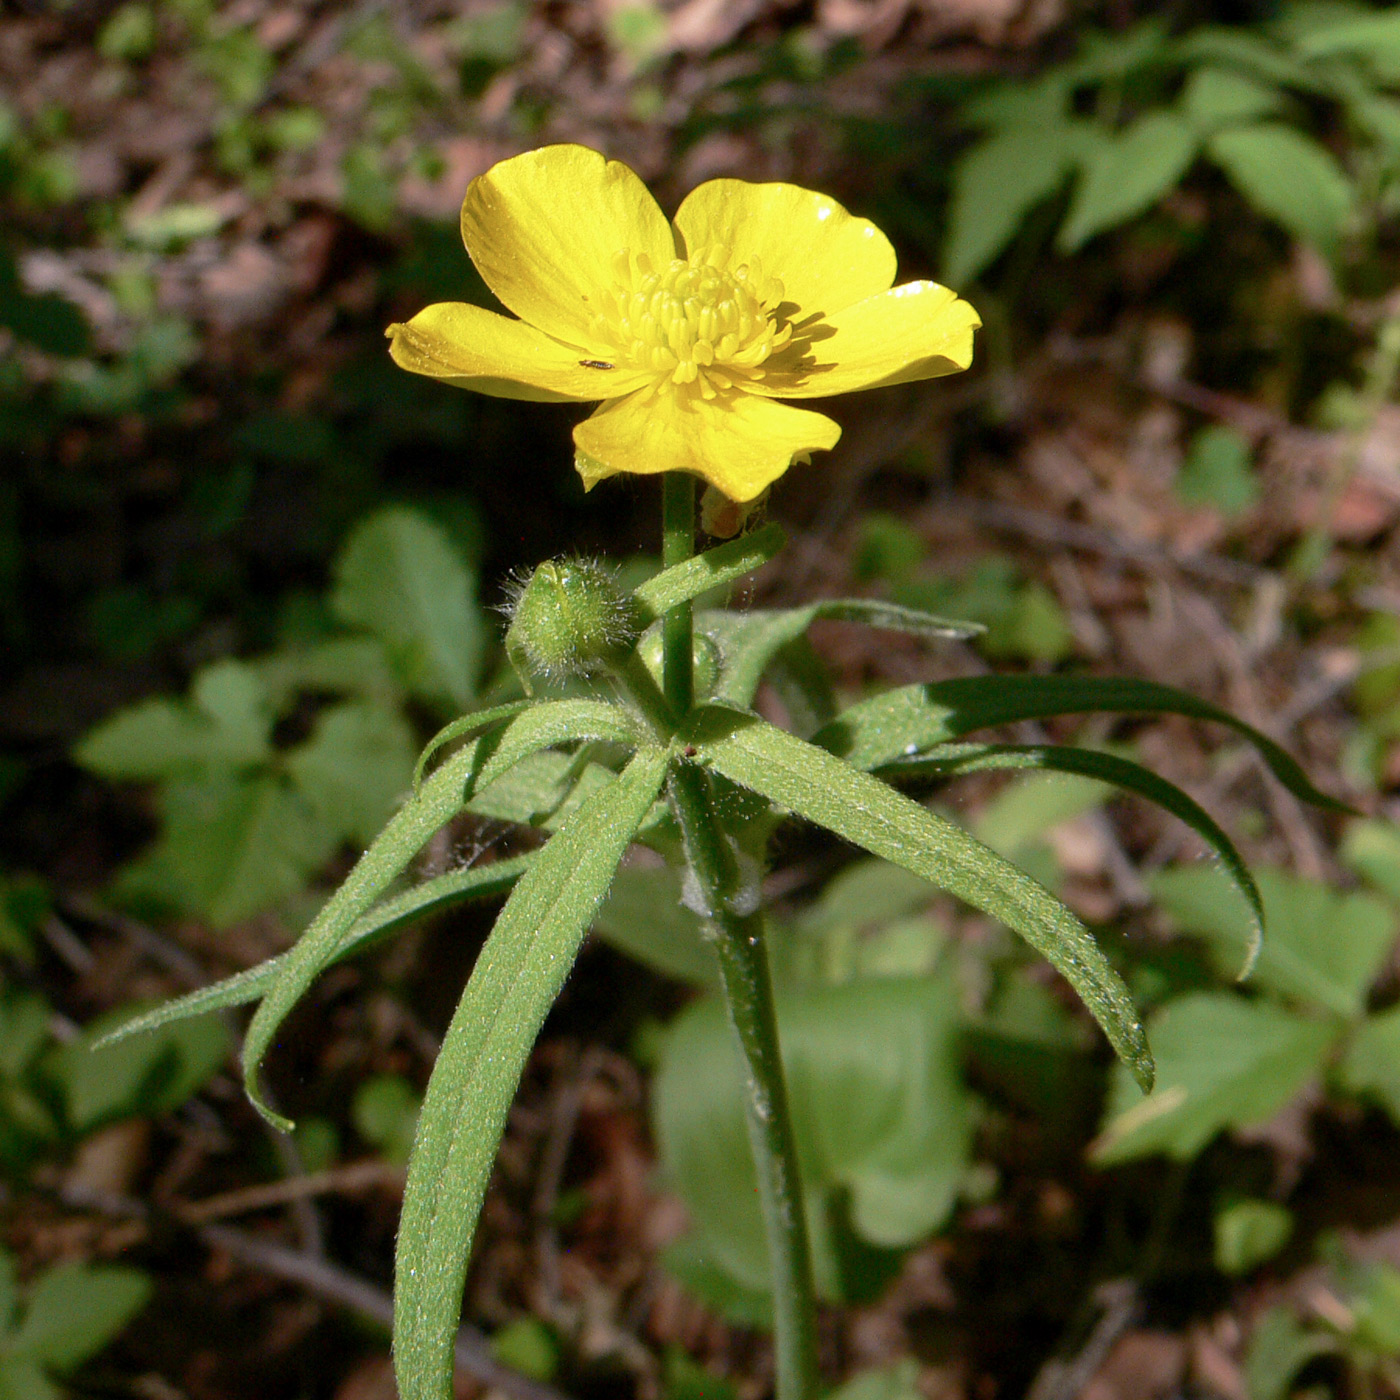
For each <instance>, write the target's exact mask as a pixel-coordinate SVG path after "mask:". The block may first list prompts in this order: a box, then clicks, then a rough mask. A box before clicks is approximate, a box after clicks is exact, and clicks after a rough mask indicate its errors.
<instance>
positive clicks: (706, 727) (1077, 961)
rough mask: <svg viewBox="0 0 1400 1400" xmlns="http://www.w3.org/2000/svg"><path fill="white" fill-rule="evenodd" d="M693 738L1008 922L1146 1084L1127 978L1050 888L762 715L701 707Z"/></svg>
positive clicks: (723, 761)
mask: <svg viewBox="0 0 1400 1400" xmlns="http://www.w3.org/2000/svg"><path fill="white" fill-rule="evenodd" d="M690 741H691V743H693V744H694V745H695V746H696V747H697V748H698V749H699V750H700V754H701V756H702V760H703V761H704V762H705V763H706V764H708V765H709V766H710V767H712V768H713V769H714V770H715V771H717V772H719V773H722V774H723V775H724V776H725V777H727V778H729V779H730V780H731V781H733V782H735V783H738V784H739V785H740V786H742V787H746V788H749V789H750V790H751V791H753V792H757V793H760V794H761V795H762V796H764V797H766V798H768V799H769V800H770V801H772V802H775V803H777V804H778V805H779V806H782V807H786V808H787V809H788V810H789V811H790V812H792V813H793V814H794V815H796V816H799V817H802V818H804V819H806V820H807V821H810V822H814V823H816V824H817V825H818V826H824V827H826V828H827V830H828V831H832V832H835V834H836V835H838V836H841V837H843V838H845V839H846V840H847V841H852V842H855V843H856V844H857V845H859V846H863V847H864V848H865V849H866V850H867V851H869V852H870V853H871V854H872V855H877V856H881V857H883V858H884V859H885V860H888V861H892V862H893V863H894V864H895V865H902V866H903V867H904V868H905V869H906V870H912V871H913V872H914V874H916V875H921V876H923V878H924V879H926V880H929V881H931V882H932V883H933V884H935V885H937V886H938V887H939V888H940V889H944V890H947V891H948V892H949V893H950V894H953V895H956V896H957V897H958V898H959V899H962V900H965V901H966V902H967V903H968V904H971V905H973V906H974V907H975V908H978V909H981V910H983V911H984V912H985V913H988V914H990V915H992V917H993V918H996V919H1000V920H1001V921H1002V922H1003V923H1004V924H1006V925H1007V926H1008V927H1009V928H1012V929H1014V930H1015V931H1016V932H1017V933H1019V934H1020V935H1021V936H1022V937H1023V938H1024V939H1025V940H1026V941H1027V942H1028V943H1029V944H1030V945H1031V946H1032V947H1033V948H1035V949H1036V951H1037V952H1039V953H1040V954H1042V955H1043V956H1044V957H1046V958H1048V959H1049V961H1050V962H1051V963H1052V964H1053V965H1054V966H1055V967H1056V968H1057V969H1058V970H1059V972H1060V973H1061V975H1062V976H1064V978H1065V979H1066V980H1067V981H1068V982H1069V983H1070V984H1071V985H1072V986H1073V987H1074V989H1075V990H1076V991H1077V992H1078V993H1079V995H1080V997H1081V998H1082V999H1083V1001H1084V1004H1085V1005H1086V1006H1087V1007H1088V1008H1089V1011H1090V1012H1091V1013H1092V1015H1093V1017H1094V1019H1095V1020H1096V1021H1098V1023H1099V1025H1101V1026H1102V1027H1103V1029H1104V1033H1105V1034H1106V1035H1107V1036H1108V1038H1109V1040H1110V1042H1111V1043H1112V1045H1113V1048H1114V1049H1115V1050H1116V1051H1117V1052H1118V1054H1119V1056H1120V1057H1121V1058H1122V1059H1123V1060H1124V1062H1125V1063H1126V1064H1127V1065H1128V1066H1129V1067H1130V1068H1131V1070H1132V1072H1133V1074H1134V1076H1135V1077H1136V1078H1137V1079H1138V1081H1139V1083H1141V1084H1143V1085H1144V1088H1145V1089H1146V1088H1150V1087H1151V1084H1152V1056H1151V1052H1150V1051H1149V1050H1148V1047H1147V1039H1146V1037H1145V1035H1144V1034H1143V1029H1142V1023H1141V1021H1140V1019H1139V1017H1138V1014H1137V1010H1136V1008H1135V1007H1134V1006H1133V1002H1132V998H1131V996H1130V995H1129V993H1128V989H1127V987H1126V986H1124V984H1123V980H1122V978H1120V977H1119V976H1118V974H1117V973H1116V972H1115V971H1114V970H1113V968H1112V967H1111V966H1110V965H1109V963H1108V960H1107V958H1105V957H1104V955H1103V952H1102V951H1101V950H1100V948H1099V946H1098V944H1097V943H1095V942H1094V939H1093V937H1092V936H1091V935H1090V933H1089V931H1088V929H1086V928H1085V927H1084V925H1083V924H1082V923H1081V922H1080V921H1079V920H1078V919H1077V918H1076V917H1075V915H1074V914H1073V913H1072V912H1071V911H1070V910H1069V909H1067V908H1066V907H1065V906H1064V905H1063V904H1061V903H1060V901H1059V900H1058V899H1056V898H1055V897H1054V895H1052V894H1051V893H1050V892H1049V891H1048V890H1046V889H1045V888H1044V887H1043V886H1041V885H1039V884H1037V883H1036V882H1035V881H1034V880H1032V879H1031V878H1030V877H1029V876H1028V875H1026V874H1025V873H1024V872H1022V871H1021V870H1019V869H1017V867H1016V866H1014V865H1012V864H1011V862H1010V861H1008V860H1006V859H1005V858H1004V857H1002V856H999V855H997V854H996V852H995V851H992V850H990V849H989V848H988V847H986V846H984V845H983V844H982V843H981V842H980V841H978V840H976V839H975V838H974V837H972V836H969V835H968V834H967V832H965V831H964V830H963V829H962V828H961V827H959V826H957V825H955V824H954V823H953V822H950V821H948V820H946V819H945V818H943V817H939V816H937V815H936V814H935V813H933V812H930V811H928V810H926V809H925V808H923V807H921V806H920V805H919V804H918V803H917V802H914V801H913V800H912V799H910V798H908V797H906V796H904V794H903V793H900V792H896V791H895V790H894V789H893V788H890V787H888V786H887V785H886V784H884V783H882V782H880V781H879V779H877V778H872V777H871V776H870V775H869V774H867V773H862V772H860V771H859V770H858V769H855V768H853V767H851V766H850V765H849V764H848V763H845V762H843V761H842V760H840V759H837V758H833V757H832V756H831V755H830V754H829V753H827V752H826V751H825V750H823V749H819V748H816V747H815V746H814V745H812V744H807V743H804V742H803V741H802V740H801V739H797V738H794V737H793V736H792V735H791V734H786V733H784V732H783V731H782V730H780V729H777V728H775V727H774V726H773V725H770V724H767V723H765V722H764V721H763V720H760V719H759V718H757V716H754V715H751V714H742V713H739V712H736V711H733V710H727V709H723V708H721V707H719V706H708V707H706V708H705V709H703V710H702V711H700V712H699V713H698V714H697V716H696V718H695V722H694V724H693V725H692V728H691V731H690Z"/></svg>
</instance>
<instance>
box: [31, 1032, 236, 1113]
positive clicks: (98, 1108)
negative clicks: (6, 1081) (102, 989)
mask: <svg viewBox="0 0 1400 1400" xmlns="http://www.w3.org/2000/svg"><path fill="white" fill-rule="evenodd" d="M129 1016H130V1011H129V1010H128V1009H127V1008H124V1007H123V1008H119V1009H118V1010H116V1011H113V1012H111V1013H109V1014H108V1015H106V1016H102V1017H99V1018H98V1019H97V1020H96V1021H94V1022H92V1024H91V1025H89V1026H87V1027H85V1028H84V1030H83V1033H82V1035H80V1036H79V1037H78V1038H77V1039H75V1040H71V1041H69V1042H68V1043H67V1044H66V1045H63V1046H61V1047H60V1048H59V1049H58V1051H57V1052H56V1054H55V1055H54V1057H53V1062H52V1072H53V1074H54V1077H55V1078H56V1079H57V1080H58V1082H59V1085H60V1087H61V1089H62V1091H63V1097H64V1101H65V1104H66V1106H67V1117H68V1123H69V1125H70V1126H71V1127H72V1128H73V1130H74V1131H75V1132H79V1133H89V1132H92V1131H93V1130H94V1129H96V1128H98V1127H101V1126H102V1124H104V1123H109V1122H111V1121H113V1120H114V1119H118V1118H128V1117H131V1116H133V1115H136V1114H143V1113H152V1114H154V1113H165V1112H169V1111H171V1110H173V1109H176V1108H178V1107H179V1106H180V1105H181V1104H182V1103H184V1102H185V1100H186V1099H188V1098H189V1097H190V1096H191V1095H192V1094H194V1093H196V1092H197V1091H198V1090H199V1089H200V1088H201V1087H202V1086H203V1085H204V1084H205V1083H207V1082H208V1080H209V1079H210V1078H212V1077H213V1075H214V1074H215V1073H217V1072H218V1070H219V1068H220V1067H221V1066H222V1065H223V1063H224V1059H225V1057H226V1056H227V1055H228V1051H229V1037H228V1031H227V1030H226V1028H225V1027H224V1024H223V1022H222V1021H218V1020H203V1021H191V1022H186V1023H183V1024H180V1025H169V1026H164V1027H162V1028H161V1029H159V1030H156V1031H151V1032H149V1033H147V1034H145V1035H140V1036H133V1037H132V1038H131V1039H129V1040H124V1041H122V1042H121V1043H120V1044H113V1043H111V1042H110V1040H109V1039H108V1037H109V1033H110V1032H111V1031H112V1029H113V1028H114V1026H116V1025H117V1024H118V1023H120V1022H121V1021H122V1020H123V1019H124V1018H127V1017H129Z"/></svg>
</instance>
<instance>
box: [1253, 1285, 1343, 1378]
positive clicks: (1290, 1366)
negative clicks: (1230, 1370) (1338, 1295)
mask: <svg viewBox="0 0 1400 1400" xmlns="http://www.w3.org/2000/svg"><path fill="white" fill-rule="evenodd" d="M1337 1350H1339V1344H1338V1342H1337V1340H1336V1338H1335V1337H1332V1336H1330V1335H1329V1334H1328V1333H1326V1332H1323V1331H1320V1330H1318V1329H1316V1328H1312V1327H1304V1326H1303V1324H1302V1323H1301V1322H1299V1320H1298V1319H1297V1317H1296V1316H1294V1314H1293V1312H1292V1311H1291V1310H1290V1309H1289V1308H1287V1307H1274V1308H1270V1309H1269V1310H1268V1312H1266V1313H1265V1314H1264V1315H1263V1316H1262V1317H1261V1318H1260V1319H1259V1321H1258V1322H1256V1323H1255V1324H1254V1331H1253V1332H1252V1333H1251V1334H1250V1338H1249V1346H1248V1348H1247V1349H1246V1351H1245V1357H1244V1379H1245V1384H1246V1386H1247V1387H1248V1389H1249V1400H1284V1397H1285V1396H1287V1394H1288V1392H1289V1391H1290V1389H1291V1388H1292V1385H1293V1378H1294V1376H1296V1375H1297V1374H1298V1372H1299V1371H1301V1370H1302V1369H1303V1367H1304V1366H1306V1365H1307V1364H1308V1362H1309V1361H1311V1360H1312V1359H1313V1358H1314V1357H1316V1356H1326V1355H1328V1353H1330V1352H1334V1351H1337Z"/></svg>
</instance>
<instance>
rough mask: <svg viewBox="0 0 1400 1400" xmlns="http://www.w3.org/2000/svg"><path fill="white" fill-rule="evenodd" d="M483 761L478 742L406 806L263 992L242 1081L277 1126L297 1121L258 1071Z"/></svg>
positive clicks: (286, 1127)
mask: <svg viewBox="0 0 1400 1400" xmlns="http://www.w3.org/2000/svg"><path fill="white" fill-rule="evenodd" d="M477 762H478V754H477V744H476V743H475V742H473V743H471V744H468V745H466V746H465V747H464V748H462V749H461V750H459V751H458V752H457V753H455V754H453V755H452V757H451V758H449V759H448V760H447V762H446V763H444V764H443V765H442V767H441V768H439V769H438V770H437V771H436V772H435V773H434V774H433V775H432V776H431V777H430V778H429V779H428V780H427V781H426V782H425V783H424V784H423V787H422V789H421V790H420V792H419V793H418V795H417V796H416V797H414V798H413V799H412V800H411V801H410V802H408V803H406V804H405V805H404V806H403V807H401V808H400V809H399V810H398V811H397V812H396V813H395V814H394V815H393V816H392V817H391V818H390V819H389V824H388V825H387V826H386V827H385V828H384V830H383V831H382V832H381V833H380V834H379V837H378V838H377V839H376V840H375V842H374V844H373V845H372V846H371V847H370V848H369V850H367V851H366V852H365V853H364V855H362V856H361V857H360V859H359V860H358V861H357V862H356V864H355V868H354V869H353V870H352V871H351V872H350V874H349V875H347V876H346V878H345V880H344V882H343V883H342V884H341V886H340V888H339V889H338V890H336V892H335V893H334V894H333V895H332V896H331V897H330V899H328V900H327V901H326V903H325V905H324V907H323V908H322V909H321V912H320V913H319V914H318V915H317V916H316V918H315V920H314V921H313V923H312V924H311V926H310V928H308V929H307V930H306V932H305V933H304V934H302V936H301V938H300V939H299V940H298V942H297V943H296V945H295V946H294V947H293V948H291V949H290V950H289V951H288V952H286V953H284V954H283V955H282V958H281V959H280V960H279V964H278V969H277V980H276V981H275V982H274V983H273V984H272V986H271V988H269V989H268V991H267V992H266V994H265V995H264V997H263V1001H262V1005H261V1006H259V1007H258V1010H257V1012H256V1014H255V1015H254V1017H253V1019H252V1021H251V1023H250V1024H249V1026H248V1033H247V1035H246V1037H245V1038H244V1042H243V1056H242V1059H243V1080H244V1085H245V1087H246V1088H247V1091H248V1097H249V1098H250V1099H251V1100H252V1103H253V1106H254V1107H255V1108H256V1109H257V1110H258V1112H259V1113H261V1114H262V1115H263V1117H264V1118H266V1119H267V1121H268V1122H269V1123H271V1124H272V1125H273V1127H276V1128H280V1129H281V1130H282V1131H283V1132H290V1131H291V1127H292V1125H291V1124H290V1123H289V1122H288V1121H287V1120H286V1119H285V1118H282V1117H280V1116H279V1115H278V1114H275V1113H273V1112H272V1110H271V1109H269V1108H268V1106H267V1105H266V1104H265V1103H264V1102H263V1100H262V1096H261V1094H260V1093H259V1091H258V1084H257V1072H258V1066H259V1064H261V1062H262V1058H263V1056H264V1055H265V1054H266V1053H267V1051H268V1048H269V1046H271V1044H272V1042H273V1040H274V1039H275V1038H276V1035H277V1032H278V1029H279V1028H280V1027H281V1025H282V1022H283V1021H284V1020H285V1019H286V1016H287V1013H288V1012H289V1011H290V1010H291V1009H292V1007H293V1006H295V1005H296V1004H297V1002H298V1001H300V1000H301V998H302V997H303V996H304V995H305V993H306V990H307V988H308V987H310V985H311V984H312V982H314V981H315V980H316V978H317V977H318V976H319V975H320V973H321V971H322V970H323V969H324V968H325V967H326V966H327V964H328V963H329V962H331V961H332V960H333V959H334V958H335V957H336V956H337V955H338V950H339V949H340V947H341V945H342V944H343V943H344V941H345V937H346V934H347V933H348V932H349V931H350V929H351V928H352V927H353V925H354V923H355V921H356V920H357V919H358V918H359V917H360V916H361V915H362V914H364V913H365V912H366V911H367V910H368V909H369V907H370V905H372V904H373V903H374V901H375V900H376V899H378V898H379V897H380V896H381V895H382V894H383V893H384V891H385V889H387V888H388V886H389V883H390V882H391V881H392V880H395V879H397V878H398V876H399V875H400V874H402V873H403V871H404V870H405V869H406V867H407V866H408V863H409V861H411V860H412V859H413V857H414V856H415V855H417V854H418V852H419V850H420V849H421V848H422V847H423V845H424V843H425V842H426V841H427V840H428V838H429V837H431V836H432V835H433V833H434V832H435V831H436V830H437V829H438V828H439V827H440V826H442V824H443V823H444V822H446V821H448V820H449V819H450V818H451V817H453V816H455V815H456V814H457V812H459V811H460V810H461V808H462V804H463V801H464V791H465V786H466V783H467V781H468V779H469V777H470V776H471V774H472V773H473V772H474V771H475V769H476V765H477Z"/></svg>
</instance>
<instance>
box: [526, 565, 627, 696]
mask: <svg viewBox="0 0 1400 1400" xmlns="http://www.w3.org/2000/svg"><path fill="white" fill-rule="evenodd" d="M508 610H509V612H510V619H511V622H510V628H509V630H508V631H507V632H506V654H507V655H508V656H509V657H510V662H511V665H512V666H514V667H515V670H516V673H517V674H518V675H519V676H520V680H521V683H522V684H523V685H524V686H525V690H526V693H527V694H528V693H531V684H530V678H531V676H540V677H542V678H544V679H545V680H556V679H560V678H562V677H564V676H578V675H586V674H587V673H589V672H590V671H596V670H597V669H598V668H599V667H601V666H604V665H606V664H607V663H608V662H609V661H612V660H614V659H615V658H616V657H618V655H619V654H620V653H621V652H623V651H624V650H625V649H626V648H627V647H629V646H631V645H632V643H633V642H635V641H636V640H637V637H638V634H639V633H640V631H641V628H640V626H639V625H638V622H637V615H636V606H635V604H634V603H633V601H632V598H631V596H630V595H629V594H627V593H625V592H624V591H623V590H622V589H621V588H620V587H619V586H618V583H617V578H616V576H615V575H614V573H613V571H612V570H611V569H609V568H608V567H607V565H606V564H603V563H601V562H600V561H598V560H596V559H551V560H549V561H548V562H546V563H544V564H541V565H540V566H539V567H538V568H537V569H536V570H535V571H534V573H533V574H531V575H530V577H529V578H528V579H527V580H526V581H525V582H523V583H517V584H516V585H515V587H514V589H513V590H512V596H511V597H510V599H509V600H508Z"/></svg>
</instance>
